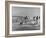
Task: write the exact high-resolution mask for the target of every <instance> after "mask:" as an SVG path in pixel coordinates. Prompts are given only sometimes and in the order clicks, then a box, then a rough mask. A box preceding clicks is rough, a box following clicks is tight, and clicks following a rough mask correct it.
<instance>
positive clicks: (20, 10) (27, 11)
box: [12, 7, 40, 17]
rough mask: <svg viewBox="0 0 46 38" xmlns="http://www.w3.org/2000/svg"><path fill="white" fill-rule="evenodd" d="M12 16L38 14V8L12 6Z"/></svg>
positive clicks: (32, 15)
mask: <svg viewBox="0 0 46 38" xmlns="http://www.w3.org/2000/svg"><path fill="white" fill-rule="evenodd" d="M12 16H31V17H34V16H40V8H35V7H12Z"/></svg>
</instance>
